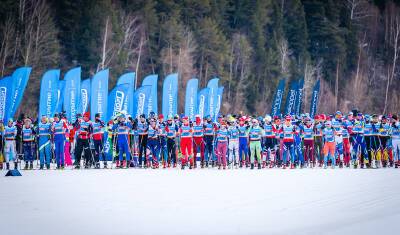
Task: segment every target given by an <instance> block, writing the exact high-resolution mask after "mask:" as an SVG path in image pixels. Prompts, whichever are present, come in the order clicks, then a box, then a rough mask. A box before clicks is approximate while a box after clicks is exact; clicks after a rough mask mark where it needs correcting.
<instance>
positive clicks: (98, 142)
mask: <svg viewBox="0 0 400 235" xmlns="http://www.w3.org/2000/svg"><path fill="white" fill-rule="evenodd" d="M94 118H95V119H94V122H93V123H92V127H93V134H92V139H93V145H94V161H95V168H96V169H99V168H100V157H102V158H103V161H104V168H107V161H106V158H105V156H104V154H103V147H104V139H103V137H104V127H105V123H104V122H103V121H102V120H101V119H100V113H96V114H95V116H94Z"/></svg>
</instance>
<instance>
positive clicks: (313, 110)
mask: <svg viewBox="0 0 400 235" xmlns="http://www.w3.org/2000/svg"><path fill="white" fill-rule="evenodd" d="M319 87H320V80H318V81H317V83H316V84H315V85H314V89H313V92H312V94H311V105H310V117H314V116H315V114H317V112H318V99H319Z"/></svg>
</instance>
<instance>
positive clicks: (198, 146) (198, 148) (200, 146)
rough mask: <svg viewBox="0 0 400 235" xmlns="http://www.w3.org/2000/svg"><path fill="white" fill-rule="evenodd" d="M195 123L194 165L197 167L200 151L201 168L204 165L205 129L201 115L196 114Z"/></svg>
mask: <svg viewBox="0 0 400 235" xmlns="http://www.w3.org/2000/svg"><path fill="white" fill-rule="evenodd" d="M195 119H196V120H195V123H193V155H194V156H193V157H194V162H195V164H194V167H195V168H196V165H197V164H196V161H197V159H196V158H197V153H198V152H200V159H201V163H200V165H201V168H203V167H204V139H203V138H204V129H203V123H202V121H201V118H200V115H196V117H195Z"/></svg>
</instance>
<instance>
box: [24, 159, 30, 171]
mask: <svg viewBox="0 0 400 235" xmlns="http://www.w3.org/2000/svg"><path fill="white" fill-rule="evenodd" d="M28 167H29V163H28V162H27V161H25V166H24V170H28Z"/></svg>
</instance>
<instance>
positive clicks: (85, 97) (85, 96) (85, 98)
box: [78, 78, 90, 113]
mask: <svg viewBox="0 0 400 235" xmlns="http://www.w3.org/2000/svg"><path fill="white" fill-rule="evenodd" d="M89 105H90V78H88V79H85V80H83V81H82V82H81V98H80V102H79V107H78V110H79V113H85V112H87V111H89Z"/></svg>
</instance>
